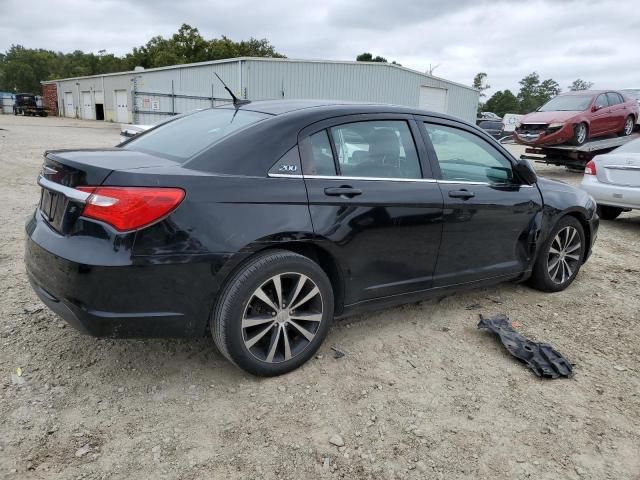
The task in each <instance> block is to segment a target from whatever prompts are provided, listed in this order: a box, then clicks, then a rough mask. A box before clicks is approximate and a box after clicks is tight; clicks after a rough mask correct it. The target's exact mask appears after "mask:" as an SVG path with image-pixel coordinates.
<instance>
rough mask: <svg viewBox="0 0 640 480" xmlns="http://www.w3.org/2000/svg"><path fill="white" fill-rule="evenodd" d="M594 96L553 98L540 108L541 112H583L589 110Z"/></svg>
mask: <svg viewBox="0 0 640 480" xmlns="http://www.w3.org/2000/svg"><path fill="white" fill-rule="evenodd" d="M592 98H593V96H592V95H564V96H559V97H555V98H552V99H551V100H549V101H548V102H547V103H545V104H544V105H543V106H541V107H540V110H539V111H540V112H558V111H560V112H563V111H567V112H582V111H584V110H586V109H587V108H589V104H590V103H591V99H592Z"/></svg>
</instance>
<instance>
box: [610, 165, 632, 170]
mask: <svg viewBox="0 0 640 480" xmlns="http://www.w3.org/2000/svg"><path fill="white" fill-rule="evenodd" d="M604 168H609V169H611V170H640V166H638V165H605V166H604Z"/></svg>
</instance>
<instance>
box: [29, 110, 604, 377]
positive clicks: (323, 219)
mask: <svg viewBox="0 0 640 480" xmlns="http://www.w3.org/2000/svg"><path fill="white" fill-rule="evenodd" d="M185 120H186V121H185ZM178 122H184V123H182V124H181V123H178ZM207 136H212V137H211V138H208V137H207ZM465 142H466V143H465ZM461 155H462V156H466V158H461ZM483 162H485V163H486V162H488V163H486V164H485V163H483ZM494 162H495V163H494ZM529 172H531V171H530V170H529ZM39 182H40V184H41V186H42V187H43V189H42V198H41V203H40V206H39V207H38V208H37V209H36V211H35V212H34V214H33V215H32V216H31V217H30V219H29V220H28V223H27V226H26V230H27V234H28V238H27V245H26V267H27V273H28V276H29V279H30V281H31V283H32V285H33V288H34V289H35V291H36V292H37V294H38V295H39V296H40V298H41V299H42V300H43V302H44V303H45V304H47V305H48V306H49V307H50V308H51V309H52V310H54V311H55V312H56V313H58V314H59V315H60V316H62V317H63V318H65V319H66V320H67V321H68V322H69V323H71V324H72V325H73V326H75V327H76V328H78V329H79V330H81V331H83V332H85V333H88V334H91V335H96V336H118V337H141V336H144V337H148V336H163V337H166V336H203V335H206V334H207V332H208V331H209V329H210V328H211V329H212V330H214V332H213V334H214V339H216V343H217V344H218V346H219V347H220V346H221V344H224V342H225V338H226V337H225V335H227V334H228V335H230V333H229V330H228V329H230V328H231V329H233V328H235V327H233V325H234V323H233V322H234V321H235V320H229V322H231V323H230V324H227V326H226V328H227V330H226V331H225V330H224V328H222V327H220V328H218V327H215V328H214V325H213V324H212V323H211V322H214V323H215V318H217V317H219V316H220V315H223V316H224V315H226V313H225V311H224V308H227V307H225V306H224V305H222V303H221V302H222V299H223V298H226V297H228V296H229V295H231V294H232V293H233V292H235V290H234V291H233V292H231V293H230V289H231V290H233V289H232V287H231V286H230V285H232V284H234V282H238V281H241V280H242V281H244V280H243V278H244V277H242V275H245V273H246V275H249V274H251V275H253V273H252V271H250V272H248V273H247V272H246V269H247V268H248V267H247V265H253V264H252V263H251V262H253V261H254V259H256V258H258V259H263V257H265V255H267V256H268V253H269V252H280V253H279V254H280V255H281V257H278V258H281V260H278V261H275V260H274V261H273V262H271V264H269V265H271V266H269V265H267V266H265V267H263V266H261V265H262V264H261V265H260V268H267V269H268V268H272V269H275V270H273V272H276V277H272V278H277V279H278V282H280V278H281V277H280V276H277V275H280V274H279V273H277V265H278V262H280V263H281V264H282V265H292V266H290V267H286V268H290V269H295V265H297V264H296V263H295V261H298V262H299V263H300V262H302V263H304V261H307V262H309V263H310V264H313V266H312V267H310V269H308V270H305V268H307V267H306V266H305V265H302V263H300V264H301V267H300V269H301V270H300V271H304V272H307V273H305V275H304V276H299V277H297V278H307V277H308V278H311V279H314V280H313V281H314V282H315V283H311V284H309V285H308V286H307V287H306V288H310V287H311V286H313V285H317V287H318V288H319V289H320V290H321V291H323V288H325V290H324V292H325V293H324V296H323V297H322V298H321V299H320V300H321V302H320V303H321V305H320V303H318V305H316V306H315V307H314V308H315V309H316V310H318V309H319V310H320V312H321V313H323V315H328V317H326V318H328V319H329V320H328V321H327V322H325V323H329V321H330V319H331V318H332V317H333V316H334V315H335V316H338V317H339V316H345V315H348V314H351V313H355V312H358V311H360V310H362V309H364V308H374V307H380V306H389V305H395V304H400V303H405V302H411V301H416V300H419V299H423V298H426V297H428V296H430V295H442V294H443V293H445V292H449V291H457V290H460V289H464V288H471V287H478V286H484V285H489V284H494V283H497V282H502V281H508V280H514V281H524V280H527V279H528V278H529V277H531V275H532V272H533V273H534V274H535V272H536V268H538V267H537V266H536V265H537V263H536V262H537V261H538V263H539V260H538V259H539V258H541V257H544V260H545V261H547V260H546V259H547V257H546V256H547V255H548V254H549V253H548V252H547V251H546V250H545V249H547V250H548V247H547V245H548V244H550V243H551V242H552V240H553V238H554V235H556V230H557V229H558V228H559V224H560V223H562V221H563V220H562V219H568V220H570V221H571V222H574V223H572V225H573V224H577V225H578V227H576V228H577V229H578V230H580V231H581V233H580V234H581V235H582V238H583V240H584V241H583V243H582V246H581V249H580V250H579V252H578V253H579V256H580V258H579V263H576V266H577V268H579V265H580V264H582V262H584V261H585V260H586V259H587V257H588V256H589V254H590V251H591V246H592V244H593V242H594V240H595V237H596V231H597V226H598V218H597V215H596V214H595V204H594V202H593V201H592V200H591V199H590V197H589V196H588V195H587V194H585V193H584V192H582V191H580V190H578V189H575V188H573V187H571V186H569V185H566V184H563V183H560V182H554V181H551V180H543V179H538V181H537V182H536V181H535V175H534V176H533V180H532V178H531V175H529V174H528V173H527V166H526V165H523V164H522V162H517V161H516V160H515V159H514V158H513V157H512V156H511V155H510V154H509V152H508V151H506V150H505V149H504V148H503V147H502V146H501V145H499V144H498V143H497V142H495V141H494V140H493V139H492V138H491V137H490V136H488V135H487V134H486V133H485V132H483V131H482V130H480V129H479V128H477V127H476V126H474V125H470V124H467V123H465V122H462V121H460V120H458V119H455V118H452V117H449V116H446V115H443V114H435V113H428V112H425V111H421V110H414V109H410V108H401V107H393V106H386V105H368V104H338V103H335V104H334V103H322V102H311V101H265V102H252V103H249V104H246V105H242V106H239V107H238V108H235V107H233V106H229V107H218V108H215V109H209V110H205V111H200V112H197V113H194V114H192V115H186V116H183V117H181V118H180V119H177V120H176V121H175V122H167V123H165V124H163V125H161V126H159V127H156V128H154V129H151V130H149V131H147V132H145V133H142V134H141V135H139V136H136V137H135V138H134V139H132V140H130V141H128V142H125V143H124V144H122V145H120V146H119V147H117V148H113V149H100V150H74V151H64V150H62V151H49V152H47V153H46V154H45V162H44V167H43V171H42V174H41V176H40V179H39ZM86 186H89V187H86ZM96 187H97V188H98V190H96ZM140 187H146V188H148V189H150V191H151V190H152V189H159V191H162V192H164V191H165V190H163V189H167V190H166V191H168V192H169V193H171V194H172V195H173V194H175V204H167V205H170V208H169V207H167V208H168V210H167V211H166V212H164V213H162V214H161V215H160V216H159V217H158V218H147V219H146V220H148V221H147V223H146V224H145V223H144V222H145V218H141V219H140V220H139V221H138V220H136V218H137V217H136V216H137V215H138V213H136V211H135V208H137V207H135V206H134V207H132V210H131V211H124V213H122V212H119V213H118V215H117V218H116V216H113V217H110V216H109V215H112V214H111V213H107V214H105V215H104V216H102V217H101V215H102V214H101V213H100V212H101V211H102V210H101V209H104V210H106V211H108V210H109V208H111V207H109V206H106V207H105V206H104V205H103V204H106V203H109V200H107V201H106V203H105V200H104V199H105V198H107V199H108V198H110V195H111V194H112V193H113V192H118V191H119V190H118V189H121V190H123V191H126V192H129V191H132V192H133V194H132V195H134V196H135V195H138V193H137V192H138V191H137V190H135V189H136V188H140ZM127 188H129V190H126V189H127ZM110 189H111V190H110ZM96 192H97V193H96ZM110 192H111V193H110ZM181 192H182V193H181ZM128 194H129V193H126V195H128ZM116 195H120V193H116ZM118 201H120V200H118ZM145 201H146V200H145ZM167 201H168V202H171V201H173V200H167ZM101 202H102V203H101ZM124 202H125V204H126V201H124ZM171 205H172V206H171ZM95 212H97V213H95ZM131 212H133V213H131ZM143 213H144V212H143ZM131 222H133V223H131ZM136 222H137V223H136ZM565 223H566V221H565ZM118 225H119V226H118ZM132 225H133V226H132ZM574 233H575V232H574ZM558 235H560V234H558ZM567 235H568V233H567ZM549 248H552V249H553V247H549ZM283 252H284V253H283ZM287 252H289V254H290V255H294V254H295V255H294V256H295V258H294V259H293V260H294V263H287V261H288V260H287V258H288V257H287ZM549 255H550V254H549ZM567 255H569V254H567ZM549 258H551V257H549ZM576 258H577V257H576ZM267 260H269V259H267ZM276 260H277V259H276ZM256 261H257V260H256ZM563 261H564V257H563ZM550 262H551V260H549V261H548V262H547V263H548V265H551V263H550ZM263 263H264V262H263ZM266 263H269V262H268V261H267V262H266ZM565 263H566V262H565ZM545 265H547V264H545ZM567 265H568V264H567ZM316 267H318V268H319V271H320V274H319V275H320V276H322V277H323V278H319V279H317V280H316V279H315V278H316V277H314V275H315V274H314V272H315V270H313V268H316ZM282 268H285V267H282ZM540 268H542V267H540ZM556 268H558V267H556ZM562 268H564V266H563V267H562ZM577 268H575V269H573V270H575V271H573V270H571V275H568V276H569V277H571V278H567V281H566V282H565V281H564V274H565V270H562V277H563V278H562V280H563V281H562V282H560V283H558V284H557V285H555V286H554V285H553V283H549V282H547V283H546V284H545V283H544V282H543V281H542V280H540V279H539V278H538V279H537V280H536V282H537V284H538V286H541V288H542V289H545V290H560V289H563V288H565V287H566V286H567V285H568V283H570V282H571V281H572V280H573V278H574V277H575V274H576V273H577ZM250 270H251V269H250ZM253 270H259V268H258V267H255V268H254V269H253ZM296 272H298V270H296ZM567 272H569V268H568V266H567ZM282 275H285V276H286V275H287V274H286V273H283V274H282ZM534 276H535V275H534ZM241 277H242V278H241ZM325 277H326V280H328V282H325V280H324V278H325ZM265 278H266V277H265ZM282 278H283V279H284V278H285V277H282ZM249 280H251V279H249ZM249 280H247V281H249ZM285 280H286V279H285ZM547 280H548V279H547ZM251 281H253V280H251ZM256 281H257V280H256ZM261 281H263V280H261ZM283 281H284V280H283ZM291 281H293V280H291ZM323 282H325V283H326V285H330V286H328V287H327V286H326V285H325V286H324V287H323ZM541 282H542V283H541ZM255 285H259V283H256V284H255ZM255 285H254V287H252V288H255ZM270 285H271V284H270ZM274 285H275V282H274V283H273V285H271V286H269V288H267V287H265V289H266V290H269V289H271V290H270V291H272V292H274V290H273V286H274ZM260 288H262V287H260ZM278 288H279V287H278ZM326 289H330V290H331V292H326ZM255 292H258V293H260V292H261V290H260V289H258V290H255ZM255 292H254V293H255ZM276 293H277V296H278V297H280V296H281V295H280V291H279V290H278V292H276ZM233 294H234V295H235V293H233ZM237 295H239V296H238V297H237V298H236V300H235V303H243V302H244V303H243V305H244V304H246V302H247V301H248V300H246V299H243V298H242V295H241V294H240V293H238V294H237ZM274 295H275V293H271V294H270V296H271V299H274V300H275V296H274ZM252 298H253V297H252ZM265 301H266V302H267V303H268V304H269V305H271V302H270V301H269V299H266V300H265ZM232 303H233V302H232ZM225 305H226V304H225ZM230 305H231V304H230ZM232 306H233V305H232ZM232 306H230V307H228V308H232ZM263 306H264V305H263ZM277 307H278V308H280V306H279V305H278V306H277ZM246 308H248V307H245V312H246ZM252 308H253V307H252ZM275 308H276V307H275V306H273V309H274V311H273V312H272V313H271V315H274V316H276V314H277V318H278V319H279V321H282V323H283V324H287V319H286V318H285V317H286V315H285V314H283V315H284V316H282V318H281V316H280V313H279V310H278V311H276V310H275ZM327 308H330V309H331V311H330V312H325V311H324V310H326V309H327ZM323 309H324V310H323ZM289 313H291V312H289ZM229 315H231V313H229ZM274 318H275V317H274ZM292 318H294V317H292ZM318 318H320V317H318ZM322 318H325V317H322ZM238 322H239V320H238ZM274 324H275V321H274ZM274 328H275V327H274ZM282 328H284V327H282ZM225 332H226V333H225ZM274 332H275V330H274ZM264 335H266V334H264ZM305 335H306V334H305ZM279 338H280V337H278V338H276V339H275V340H273V339H272V340H271V344H273V342H275V345H281V343H279V342H282V341H284V340H280V339H279ZM309 338H311V337H309ZM318 345H319V344H318ZM236 346H237V345H236ZM221 348H222V350H223V353H225V355H227V356H228V357H229V358H231V359H232V360H233V361H234V362H235V363H237V364H239V365H241V366H242V367H243V368H245V369H247V370H249V371H252V372H253V373H258V374H266V375H271V374H277V373H283V372H284V371H287V370H290V369H291V368H295V366H297V365H298V364H299V363H301V361H305V360H306V359H307V358H309V356H310V355H311V354H313V352H312V351H311V350H313V349H315V348H317V346H316V345H315V344H314V346H313V348H309V349H307V350H309V351H311V353H309V352H305V355H304V358H303V359H302V360H301V361H300V362H298V363H297V364H296V363H295V362H293V361H289V363H287V362H282V364H281V367H279V368H280V369H279V370H278V369H275V370H269V368H267V367H268V365H267V367H265V368H262V367H263V366H264V365H262V363H260V358H262V357H261V355H262V354H260V353H259V352H258V353H256V355H257V356H258V357H260V358H258V360H256V359H253V360H256V361H258V366H256V367H255V368H254V365H253V364H251V362H244V360H243V359H242V358H241V355H242V354H243V352H239V353H238V352H236V353H234V352H233V351H231V350H233V348H236V347H234V346H233V345H232V346H230V347H228V348H227V347H226V346H225V347H221ZM237 348H240V349H241V347H237ZM261 348H263V350H264V352H265V353H264V355H267V353H266V352H267V350H270V348H271V347H270V346H269V344H267V345H265V346H264V347H261ZM273 348H274V349H275V347H273ZM278 348H280V347H278ZM283 348H284V347H283ZM287 348H289V346H288V344H287ZM300 348H301V349H302V347H300ZM244 353H245V354H246V353H247V352H244ZM287 353H289V355H288V357H283V358H285V359H287V358H290V357H291V353H290V352H287ZM274 355H275V354H273V353H272V354H271V360H273V359H274ZM265 358H267V357H265ZM263 360H264V359H263ZM243 362H244V363H243ZM254 363H255V362H254ZM263 363H265V362H263ZM266 363H269V362H266ZM283 365H284V366H283Z"/></svg>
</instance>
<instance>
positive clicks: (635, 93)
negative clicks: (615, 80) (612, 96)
mask: <svg viewBox="0 0 640 480" xmlns="http://www.w3.org/2000/svg"><path fill="white" fill-rule="evenodd" d="M620 91H621V92H622V93H623V94H624V95H626V96H627V97H630V98H632V99H633V100H635V101H636V102H638V108H640V88H625V89H622V90H620ZM636 125H640V115H638V118H636Z"/></svg>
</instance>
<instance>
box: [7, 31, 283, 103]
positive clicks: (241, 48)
mask: <svg viewBox="0 0 640 480" xmlns="http://www.w3.org/2000/svg"><path fill="white" fill-rule="evenodd" d="M236 57H274V58H285V56H284V55H282V54H280V53H278V52H276V50H275V47H274V46H273V45H271V44H270V43H269V41H268V40H267V39H265V38H263V39H256V38H250V39H249V40H242V41H240V42H235V41H233V40H231V39H229V38H227V37H225V36H224V35H223V36H221V37H220V38H214V39H211V40H206V39H205V38H203V37H202V35H200V32H199V31H198V29H197V28H194V27H192V26H190V25H187V24H183V25H182V26H181V27H180V28H179V29H178V31H177V32H176V33H174V34H173V35H172V36H171V37H170V38H164V37H161V36H156V37H153V38H151V39H150V40H149V41H148V42H147V43H146V44H145V45H142V46H140V47H135V48H133V50H132V51H131V52H130V53H128V54H126V55H125V56H124V57H117V56H115V55H114V54H112V53H107V52H106V51H105V50H100V51H99V52H98V54H97V55H96V54H94V53H84V52H82V51H80V50H76V51H75V52H72V53H62V52H54V51H51V50H45V49H28V48H24V47H22V46H21V45H12V46H11V48H9V50H7V51H6V52H5V53H0V91H10V92H31V93H35V92H39V91H40V81H41V80H51V79H55V78H68V77H81V76H85V75H98V74H101V73H112V72H121V71H127V70H133V68H134V67H136V66H142V67H145V68H153V67H165V66H168V65H177V64H183V63H194V62H204V61H208V60H222V59H225V58H236Z"/></svg>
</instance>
